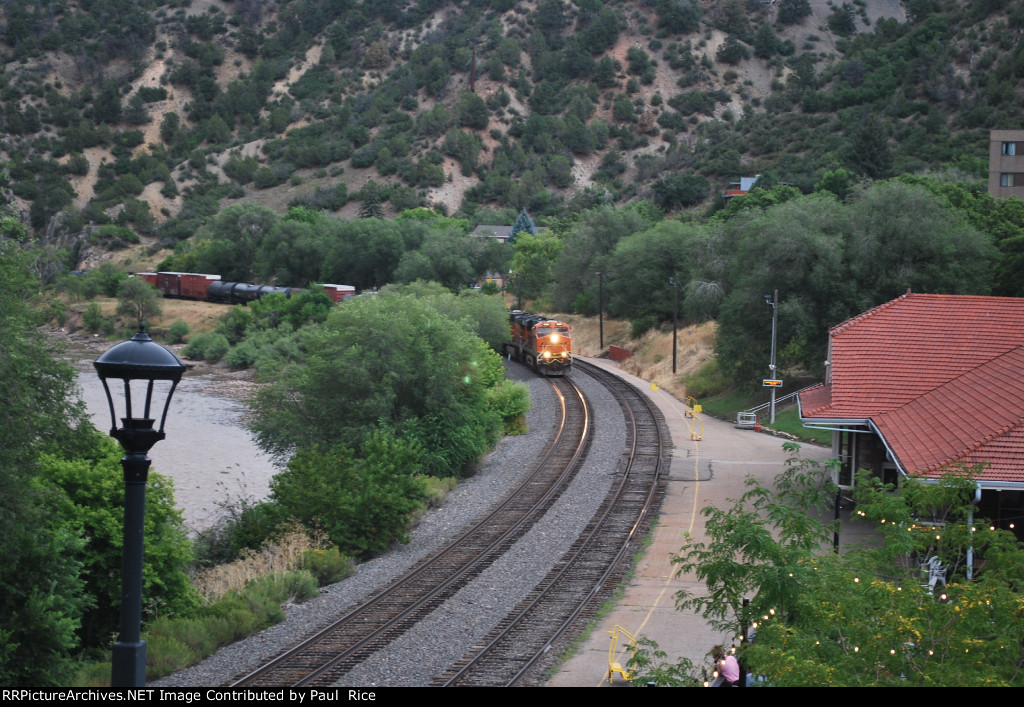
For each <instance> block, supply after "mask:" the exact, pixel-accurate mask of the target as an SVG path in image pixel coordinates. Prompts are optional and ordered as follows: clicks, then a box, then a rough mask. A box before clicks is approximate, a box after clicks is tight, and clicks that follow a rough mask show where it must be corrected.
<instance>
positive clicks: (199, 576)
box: [192, 524, 328, 603]
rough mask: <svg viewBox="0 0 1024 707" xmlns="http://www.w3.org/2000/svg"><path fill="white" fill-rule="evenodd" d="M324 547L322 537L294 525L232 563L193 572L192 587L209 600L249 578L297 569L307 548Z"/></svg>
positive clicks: (316, 548) (324, 540) (242, 585)
mask: <svg viewBox="0 0 1024 707" xmlns="http://www.w3.org/2000/svg"><path fill="white" fill-rule="evenodd" d="M327 546H328V543H327V540H326V538H324V537H320V536H314V535H311V534H310V533H309V531H307V530H306V529H305V528H303V527H302V526H300V525H298V524H295V525H293V526H292V527H291V528H289V529H288V530H287V531H286V532H285V533H283V534H282V535H281V536H280V537H278V538H276V539H273V540H268V541H267V542H265V543H263V545H262V546H261V547H260V549H259V550H243V551H242V553H241V557H240V558H239V559H237V560H235V561H234V562H229V563H228V564H225V565H218V566H216V567H210V568H209V569H204V570H200V571H199V572H196V574H195V575H193V577H192V586H194V587H195V588H196V590H197V591H198V592H199V594H200V596H202V597H203V599H204V600H205V601H206V602H207V603H213V602H214V601H216V600H217V599H219V598H221V597H223V596H224V595H225V594H227V593H228V592H230V591H232V590H241V589H242V588H243V587H245V585H246V584H248V583H249V582H251V581H253V580H256V579H259V578H261V577H266V576H269V575H273V574H277V573H281V572H287V571H290V570H295V569H300V568H301V567H300V565H301V563H302V558H303V555H304V553H305V552H306V551H307V550H323V549H326V548H327Z"/></svg>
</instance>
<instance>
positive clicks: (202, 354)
mask: <svg viewBox="0 0 1024 707" xmlns="http://www.w3.org/2000/svg"><path fill="white" fill-rule="evenodd" d="M230 348H231V344H229V343H228V339H227V337H226V336H224V335H223V334H218V333H216V332H207V333H205V334H200V335H199V336H196V337H193V338H192V340H191V341H189V342H188V346H186V347H185V349H184V350H183V351H182V352H181V353H182V355H184V356H185V357H186V358H191V359H195V360H197V361H203V360H206V361H210V362H212V363H216V362H217V361H220V360H221V359H222V358H224V355H225V354H227V352H228V350H229V349H230Z"/></svg>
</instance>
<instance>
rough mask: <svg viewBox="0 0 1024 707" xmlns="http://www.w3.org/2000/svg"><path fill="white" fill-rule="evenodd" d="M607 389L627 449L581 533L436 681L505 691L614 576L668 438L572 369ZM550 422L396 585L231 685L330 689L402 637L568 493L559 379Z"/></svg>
mask: <svg viewBox="0 0 1024 707" xmlns="http://www.w3.org/2000/svg"><path fill="white" fill-rule="evenodd" d="M577 366H578V367H579V369H581V372H584V373H586V374H587V375H590V376H593V377H594V378H596V379H598V380H599V381H600V382H601V384H602V385H604V386H606V387H607V388H608V389H609V390H611V391H612V393H613V395H614V396H615V397H616V399H617V400H618V401H619V405H620V407H621V408H622V410H623V415H624V417H625V418H626V426H627V444H626V447H627V448H626V449H625V450H624V451H623V453H622V458H621V460H620V462H619V466H618V468H617V470H616V471H617V473H618V474H621V477H622V478H621V479H620V482H619V483H618V484H617V485H615V487H614V488H613V490H612V491H611V492H609V494H608V497H607V498H606V499H605V502H604V503H603V504H602V505H601V507H600V509H599V510H598V512H597V513H596V514H595V516H594V518H593V519H591V521H590V523H589V524H588V525H587V527H586V529H585V530H584V532H583V533H582V535H581V536H580V538H579V539H578V540H577V541H576V542H575V543H574V544H573V545H572V547H570V548H569V550H568V551H567V552H566V553H565V555H564V556H563V558H562V559H561V560H560V561H559V562H558V563H557V564H556V566H555V567H554V568H553V569H552V570H551V571H550V572H549V573H548V575H547V576H546V577H545V578H544V580H543V581H542V582H541V583H540V584H539V585H538V586H537V587H536V588H535V589H534V590H533V592H531V593H530V595H529V596H528V597H527V599H525V600H524V601H523V602H522V603H521V605H520V607H518V608H517V609H516V611H514V612H513V613H512V614H510V615H509V616H508V617H506V619H505V620H503V621H501V622H500V623H499V625H498V626H497V627H496V628H495V629H494V630H493V631H492V633H491V635H489V636H487V638H486V640H483V641H480V642H479V645H478V646H476V647H474V649H473V651H472V654H471V655H467V656H465V657H464V658H463V659H462V660H460V661H459V662H458V663H457V664H456V665H455V667H453V668H452V669H451V670H450V671H449V672H448V673H446V674H445V675H444V676H442V677H441V678H439V679H438V680H437V681H436V682H435V684H438V685H463V684H465V685H512V684H516V683H518V682H521V681H522V680H523V679H524V676H526V675H527V674H528V671H530V670H531V668H532V667H534V666H535V665H536V664H537V662H538V660H539V659H540V658H541V657H542V656H544V655H545V654H548V655H551V653H549V652H548V651H549V649H550V648H551V646H552V645H553V642H554V641H556V640H558V638H559V637H560V636H564V635H567V634H568V633H570V632H572V631H574V630H575V627H576V626H577V624H580V623H581V622H582V621H584V620H585V619H586V618H588V617H589V616H590V614H591V613H592V611H593V610H594V609H595V608H596V607H597V605H598V604H599V603H600V601H601V600H602V599H603V598H604V597H605V596H606V595H608V594H609V593H610V592H611V591H612V590H613V589H614V587H615V586H616V585H617V584H618V582H619V581H620V580H621V577H622V575H623V573H624V571H625V567H626V564H627V561H628V558H629V548H631V547H633V544H634V542H635V541H636V540H638V539H639V537H640V536H641V535H642V532H640V531H641V528H642V526H643V525H644V521H645V520H646V518H647V517H648V512H649V510H650V508H651V507H652V504H653V503H654V502H655V497H656V492H657V489H658V488H659V484H658V477H659V472H660V470H661V468H662V465H663V460H664V457H665V454H666V453H667V446H666V444H665V443H664V442H663V440H665V439H668V436H667V433H666V432H665V430H664V421H663V419H662V417H661V415H660V412H658V411H657V409H656V408H654V407H653V405H651V404H650V402H649V401H648V399H647V398H646V396H644V395H643V394H642V393H640V392H639V391H637V390H636V389H635V388H633V387H632V386H631V385H629V384H628V383H626V382H625V381H622V380H621V379H620V378H618V377H617V376H615V375H613V374H611V373H608V372H606V371H603V370H602V369H600V368H598V367H596V366H590V365H589V364H583V363H577ZM552 385H553V386H554V387H555V391H556V395H557V398H558V400H559V402H560V407H561V419H560V421H559V423H558V424H556V425H555V429H554V431H553V433H552V439H551V441H550V442H549V443H548V445H547V446H546V447H545V450H544V453H542V454H541V455H540V456H539V457H538V459H537V461H536V463H535V465H534V468H533V469H532V470H531V473H530V474H529V475H527V477H526V478H525V480H524V481H523V482H522V483H521V484H520V485H519V486H518V487H517V488H516V489H515V490H514V491H513V492H511V493H510V494H509V495H508V496H507V497H506V499H505V500H504V501H503V502H502V503H501V504H500V505H498V506H497V507H496V508H495V509H494V510H493V512H492V513H490V514H489V515H487V516H486V517H484V518H483V519H481V520H479V521H478V522H477V524H476V525H474V526H472V527H471V528H469V529H468V530H466V531H464V532H463V533H462V534H461V535H459V536H458V537H457V538H455V539H454V540H453V541H452V542H450V543H449V544H448V545H446V546H445V547H443V548H442V549H440V550H438V551H437V552H435V553H433V554H432V555H431V556H429V557H427V558H424V559H423V560H421V561H420V562H418V563H417V564H416V565H415V566H414V567H413V568H412V569H411V570H410V571H409V573H407V574H406V575H405V576H404V577H403V578H401V579H400V580H398V581H396V582H394V583H392V584H391V585H390V586H389V587H388V588H386V589H385V590H384V591H382V592H381V593H379V594H377V595H376V596H374V597H373V598H371V599H370V600H369V601H367V602H364V603H363V604H362V605H360V606H359V607H357V608H355V609H354V610H352V611H350V612H349V613H348V614H346V615H344V616H342V617H341V618H340V619H338V620H337V621H335V622H334V623H333V624H331V626H329V627H327V628H326V629H324V630H322V631H320V632H319V633H317V634H315V635H314V636H312V637H310V638H309V639H307V640H306V641H304V642H303V643H302V644H300V645H298V646H295V647H294V648H293V649H291V650H290V651H288V652H287V653H285V654H284V655H281V656H280V657H278V658H276V659H275V660H273V661H272V662H270V663H268V664H266V665H264V666H263V667H261V668H259V669H257V670H256V671H253V672H251V673H249V674H247V675H244V676H241V677H240V678H238V679H236V680H235V681H234V682H233V683H232V685H233V686H243V685H250V686H261V685H265V686H280V685H330V684H336V683H339V682H343V681H344V679H345V675H346V674H347V673H348V672H349V671H350V670H352V668H353V667H355V666H356V665H358V664H359V663H361V662H362V661H364V660H365V659H366V658H367V657H368V656H370V655H372V654H374V653H375V652H377V651H379V650H380V649H382V648H383V647H385V646H387V645H388V644H390V643H392V642H393V641H395V640H397V639H398V638H399V637H401V636H402V635H403V634H404V633H406V632H407V631H409V630H410V629H411V628H412V627H413V626H415V625H416V624H417V623H418V622H420V621H421V620H422V619H424V617H426V616H428V615H429V614H430V613H431V612H433V611H434V610H435V609H436V608H438V607H439V606H441V605H442V604H443V603H444V602H445V601H447V599H448V598H450V597H452V596H453V595H454V594H455V593H456V592H458V591H459V590H460V589H461V588H463V587H465V586H466V585H467V584H468V583H469V582H470V581H471V580H473V579H474V578H475V577H477V576H478V575H480V574H481V573H482V572H483V571H484V570H485V569H487V568H488V567H489V566H491V565H492V564H493V563H494V562H495V561H496V560H497V559H498V558H499V557H501V556H502V554H504V553H505V552H507V551H508V550H509V549H510V548H511V547H512V546H513V545H514V544H515V542H516V541H517V540H518V539H519V538H520V537H522V536H523V535H524V534H525V533H526V532H527V530H529V528H530V527H531V526H533V525H534V524H535V523H536V522H537V521H538V520H539V519H540V518H541V517H542V516H543V515H544V513H545V512H547V510H548V509H549V508H550V507H551V506H552V505H553V504H554V503H555V501H556V500H557V499H558V497H559V496H560V495H561V494H562V493H563V492H564V491H565V489H566V488H567V487H568V484H569V482H570V481H571V480H572V477H573V476H574V475H575V473H576V471H577V470H578V469H579V468H580V466H581V465H582V463H583V461H584V459H585V457H586V454H587V450H588V449H589V447H590V442H591V439H592V437H593V430H594V426H593V421H592V415H591V412H590V410H589V406H588V404H587V402H586V399H585V397H584V395H583V393H582V392H581V391H580V389H579V388H578V387H577V386H576V385H575V384H574V383H573V382H572V380H571V379H570V378H562V379H554V381H552Z"/></svg>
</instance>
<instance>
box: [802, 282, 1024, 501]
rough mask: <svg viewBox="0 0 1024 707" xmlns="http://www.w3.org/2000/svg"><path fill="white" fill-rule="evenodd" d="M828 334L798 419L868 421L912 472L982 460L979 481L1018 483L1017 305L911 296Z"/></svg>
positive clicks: (1023, 399) (1020, 368)
mask: <svg viewBox="0 0 1024 707" xmlns="http://www.w3.org/2000/svg"><path fill="white" fill-rule="evenodd" d="M830 336H831V339H832V340H831V344H832V348H831V354H830V355H831V358H832V361H831V378H832V380H831V385H830V386H820V387H818V388H814V389H812V390H810V391H807V392H805V393H804V394H802V395H801V400H800V402H801V410H802V416H803V418H804V419H805V420H808V421H810V420H809V418H817V419H832V420H837V419H850V420H857V419H871V420H872V422H873V423H874V424H875V426H876V428H877V429H878V430H879V432H880V433H881V434H882V435H883V436H884V437H885V440H886V443H887V444H888V445H889V448H890V449H891V450H892V452H893V454H894V455H895V456H896V457H897V459H898V461H899V463H900V465H901V466H902V467H903V468H904V469H905V470H907V471H908V472H910V473H923V474H925V475H937V474H938V473H940V472H939V470H940V468H941V467H943V466H946V465H948V464H950V463H953V462H958V461H964V462H967V463H972V462H974V461H988V462H989V463H990V466H989V467H988V469H987V470H986V472H985V473H984V474H983V476H982V478H983V479H991V480H1002V481H1007V480H1013V481H1024V299H1021V298H1010V297H977V296H963V295H921V294H917V295H915V294H909V293H908V294H907V295H904V296H903V297H900V298H898V299H895V300H893V301H892V302H888V303H886V304H883V305H881V306H880V307H876V308H875V309H872V310H869V311H868V312H865V313H864V314H861V315H859V316H857V317H854V318H853V319H850V320H848V321H846V322H844V323H842V324H840V325H839V326H836V327H834V328H833V329H832V330H831V331H830Z"/></svg>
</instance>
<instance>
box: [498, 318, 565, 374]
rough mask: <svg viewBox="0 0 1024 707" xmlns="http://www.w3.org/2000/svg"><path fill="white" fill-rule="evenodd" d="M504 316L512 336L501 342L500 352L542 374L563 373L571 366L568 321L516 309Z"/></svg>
mask: <svg viewBox="0 0 1024 707" xmlns="http://www.w3.org/2000/svg"><path fill="white" fill-rule="evenodd" d="M508 318H509V326H510V329H511V334H512V340H511V341H506V342H505V343H504V344H502V353H504V354H505V355H506V356H509V357H511V358H514V359H515V360H516V361H519V362H520V363H523V364H526V365H527V366H530V367H531V368H532V369H533V370H534V371H535V372H537V373H542V374H544V375H545V376H561V375H565V372H566V371H568V370H569V369H570V368H572V337H571V336H570V332H569V325H568V324H566V323H565V322H560V321H558V320H557V319H548V318H547V317H545V316H543V315H541V314H530V313H529V312H523V311H520V310H518V309H514V310H512V311H511V312H510V313H509V317H508Z"/></svg>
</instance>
